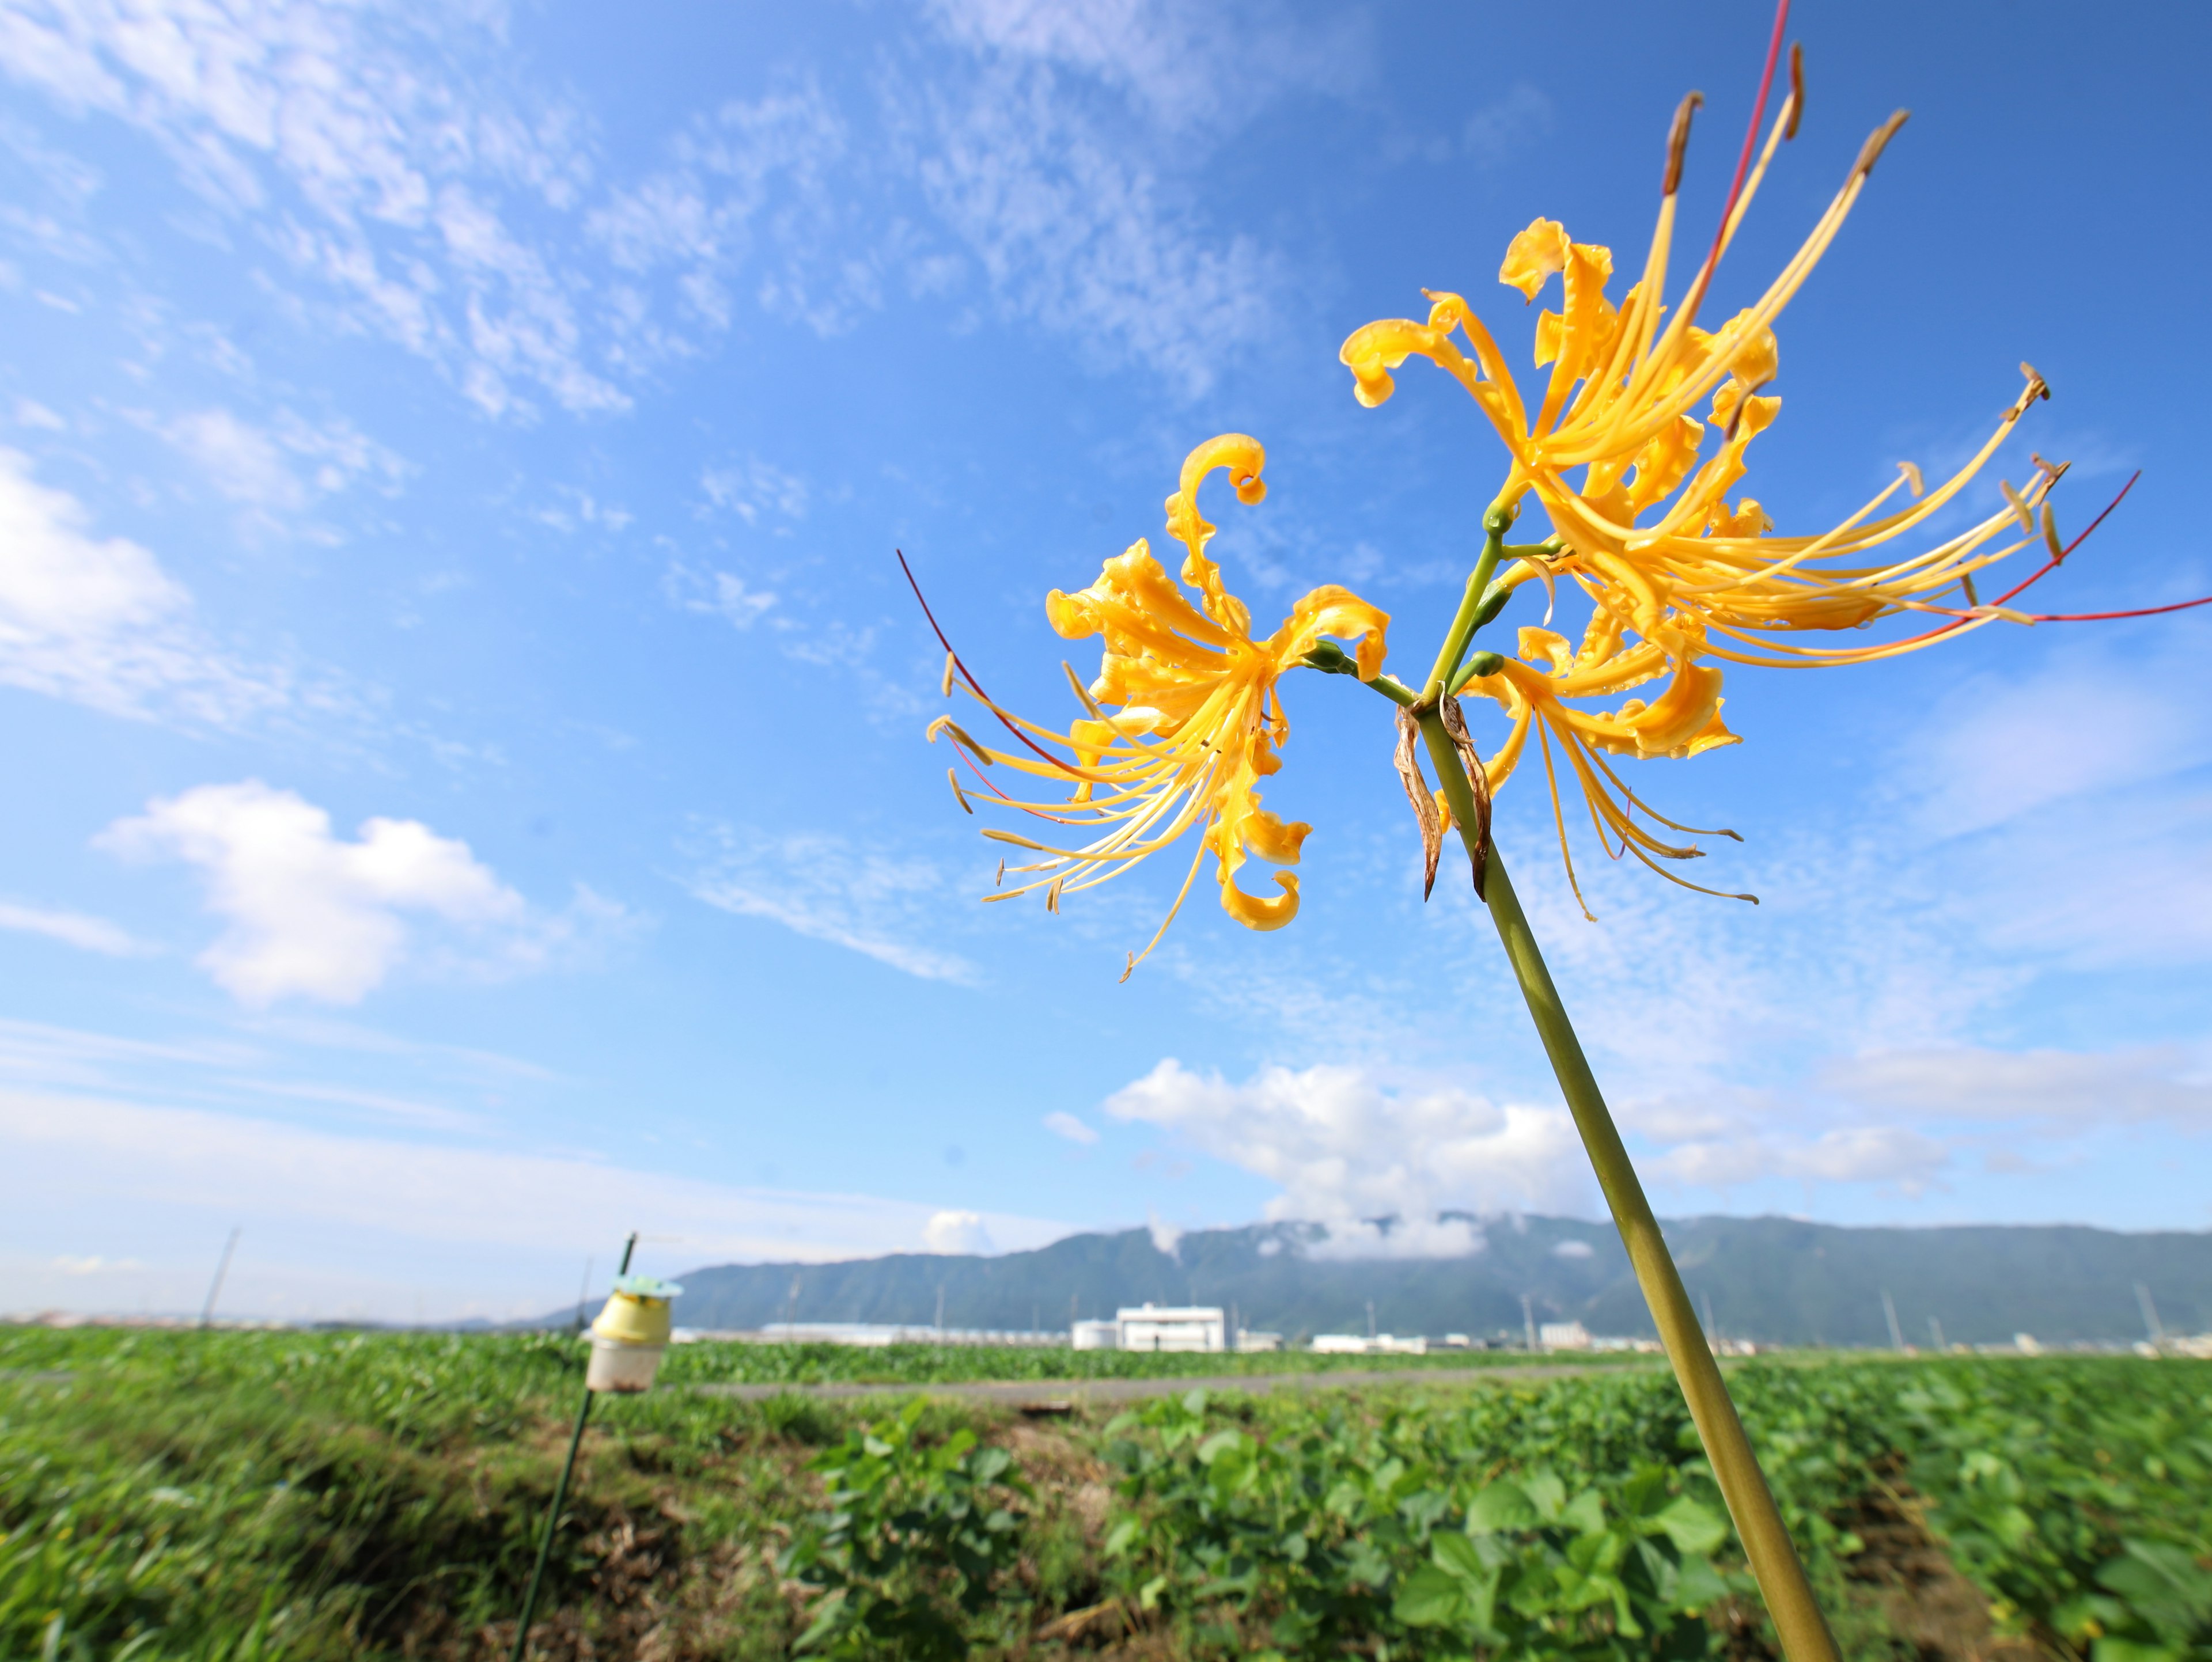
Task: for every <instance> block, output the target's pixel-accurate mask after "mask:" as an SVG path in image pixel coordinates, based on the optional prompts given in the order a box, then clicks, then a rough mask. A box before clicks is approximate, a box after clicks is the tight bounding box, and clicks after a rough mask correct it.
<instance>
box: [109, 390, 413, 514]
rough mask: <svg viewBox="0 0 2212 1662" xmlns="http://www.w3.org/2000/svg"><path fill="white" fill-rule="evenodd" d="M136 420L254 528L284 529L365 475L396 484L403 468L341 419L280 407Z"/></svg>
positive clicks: (383, 483)
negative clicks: (260, 418) (309, 416)
mask: <svg viewBox="0 0 2212 1662" xmlns="http://www.w3.org/2000/svg"><path fill="white" fill-rule="evenodd" d="M137 419H138V420H139V421H140V422H141V424H142V425H144V426H147V427H149V428H153V429H154V430H155V431H156V432H158V433H159V434H161V437H162V438H163V439H165V440H167V441H168V443H169V444H170V445H171V446H173V447H174V448H175V449H176V450H177V452H179V454H180V455H182V456H183V457H184V458H185V459H186V460H187V461H188V462H190V463H191V464H192V466H193V468H194V470H196V471H197V473H198V475H199V476H200V477H201V478H202V479H203V480H204V481H205V482H206V483H207V485H208V486H209V487H210V488H212V489H213V490H214V491H215V493H216V494H217V495H218V496H220V497H222V499H223V500H226V501H228V502H231V503H234V504H235V505H236V506H238V507H239V508H240V510H241V511H242V512H243V514H244V517H245V519H246V524H247V525H249V526H251V527H252V528H254V529H256V530H276V529H279V528H282V527H283V526H284V525H286V524H287V523H288V522H290V521H292V520H293V519H295V518H296V516H298V515H301V514H302V513H305V512H306V511H307V509H309V508H310V507H312V506H313V505H314V504H315V503H316V502H317V501H319V500H321V499H322V498H324V497H325V496H329V495H331V494H334V493H337V492H339V491H343V490H344V489H346V488H348V487H349V486H351V485H353V484H355V483H356V482H359V481H362V480H363V479H368V480H372V481H374V482H379V483H380V484H381V486H382V487H383V488H385V489H386V490H391V489H394V488H397V487H398V484H399V482H400V481H401V480H402V479H403V478H404V476H406V473H407V466H406V464H405V463H404V462H402V461H401V460H400V458H398V456H397V455H395V454H394V453H393V452H391V451H390V450H387V449H386V447H385V446H382V445H380V444H379V443H377V442H376V441H375V440H373V439H370V438H368V436H366V435H365V434H362V433H361V432H360V431H359V430H358V429H357V428H355V427H354V426H353V424H352V423H351V422H347V421H345V420H344V419H343V418H342V417H334V418H331V420H328V421H325V422H319V423H318V422H308V421H307V420H305V419H303V418H302V417H301V416H298V415H296V414H295V413H294V412H293V411H291V410H289V409H279V410H278V411H277V412H276V415H275V416H274V417H273V419H272V420H271V421H270V422H268V423H267V424H265V425H264V424H259V423H256V422H250V421H247V420H246V419H244V418H243V417H241V416H238V415H237V414H235V413H234V412H233V411H231V410H229V409H222V408H220V407H218V408H215V409H197V410H191V411H188V412H186V413H185V414H183V415H179V416H174V417H173V418H171V419H169V420H167V421H158V420H155V418H153V417H151V416H139V417H138V418H137Z"/></svg>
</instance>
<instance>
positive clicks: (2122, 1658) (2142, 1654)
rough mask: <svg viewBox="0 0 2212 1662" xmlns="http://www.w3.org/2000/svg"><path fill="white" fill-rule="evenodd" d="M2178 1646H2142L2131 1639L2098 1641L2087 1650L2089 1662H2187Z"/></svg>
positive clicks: (2186, 1653) (2185, 1654)
mask: <svg viewBox="0 0 2212 1662" xmlns="http://www.w3.org/2000/svg"><path fill="white" fill-rule="evenodd" d="M2188 1656H2189V1653H2188V1652H2187V1651H2186V1650H2185V1649H2183V1648H2182V1647H2179V1646H2166V1645H2144V1644H2140V1643H2138V1642H2137V1641H2135V1640H2132V1639H2115V1638H2112V1637H2111V1636H2109V1635H2107V1636H2106V1637H2105V1638H2103V1639H2100V1640H2099V1641H2097V1642H2096V1643H2095V1644H2094V1645H2093V1646H2092V1647H2090V1650H2089V1662H2188Z"/></svg>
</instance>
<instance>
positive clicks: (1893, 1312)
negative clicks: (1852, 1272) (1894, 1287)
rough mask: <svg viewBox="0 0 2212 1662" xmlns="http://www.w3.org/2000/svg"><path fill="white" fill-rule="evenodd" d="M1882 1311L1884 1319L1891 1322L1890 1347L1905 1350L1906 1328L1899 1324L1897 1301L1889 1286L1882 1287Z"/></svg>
mask: <svg viewBox="0 0 2212 1662" xmlns="http://www.w3.org/2000/svg"><path fill="white" fill-rule="evenodd" d="M1881 1313H1882V1316H1883V1319H1885V1320H1887V1322H1888V1323H1889V1348H1890V1349H1891V1350H1904V1349H1905V1330H1904V1329H1903V1328H1902V1327H1899V1325H1897V1303H1896V1301H1895V1300H1893V1299H1892V1298H1891V1297H1890V1295H1889V1289H1888V1288H1887V1287H1885V1288H1883V1289H1881Z"/></svg>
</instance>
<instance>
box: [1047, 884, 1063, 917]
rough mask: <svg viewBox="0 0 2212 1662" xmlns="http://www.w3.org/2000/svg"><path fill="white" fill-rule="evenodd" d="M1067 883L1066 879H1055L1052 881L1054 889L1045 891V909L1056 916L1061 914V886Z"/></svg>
mask: <svg viewBox="0 0 2212 1662" xmlns="http://www.w3.org/2000/svg"><path fill="white" fill-rule="evenodd" d="M1066 881H1067V879H1066V877H1054V879H1053V880H1052V887H1050V888H1049V889H1046V890H1045V891H1044V909H1045V910H1046V911H1048V912H1049V913H1054V915H1055V916H1056V915H1058V913H1059V912H1060V885H1062V884H1063V883H1066Z"/></svg>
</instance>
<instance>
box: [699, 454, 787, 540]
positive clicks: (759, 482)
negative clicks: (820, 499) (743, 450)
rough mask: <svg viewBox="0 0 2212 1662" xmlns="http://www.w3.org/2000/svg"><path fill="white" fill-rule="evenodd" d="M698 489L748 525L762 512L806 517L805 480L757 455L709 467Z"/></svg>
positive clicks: (716, 504) (758, 517) (785, 516)
mask: <svg viewBox="0 0 2212 1662" xmlns="http://www.w3.org/2000/svg"><path fill="white" fill-rule="evenodd" d="M699 488H700V489H702V490H703V491H705V492H706V493H707V500H708V501H710V502H712V503H713V504H714V506H716V507H718V508H720V509H723V510H724V511H725V512H726V513H734V514H736V515H737V516H738V518H739V519H742V520H744V522H745V523H746V524H747V525H757V524H758V523H759V522H760V517H761V515H762V514H763V513H774V514H777V515H780V516H781V517H782V518H783V519H805V517H806V501H807V496H808V494H809V493H808V490H807V486H806V481H805V480H804V479H802V478H800V477H799V476H798V475H797V474H795V473H787V472H785V471H784V470H782V469H781V468H780V467H777V466H775V464H773V463H769V462H763V461H762V460H761V459H760V458H759V457H757V456H751V457H748V458H745V459H744V461H742V462H732V463H729V464H726V466H722V467H718V468H716V467H710V468H708V470H706V471H705V472H703V473H702V474H701V475H700V476H699Z"/></svg>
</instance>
